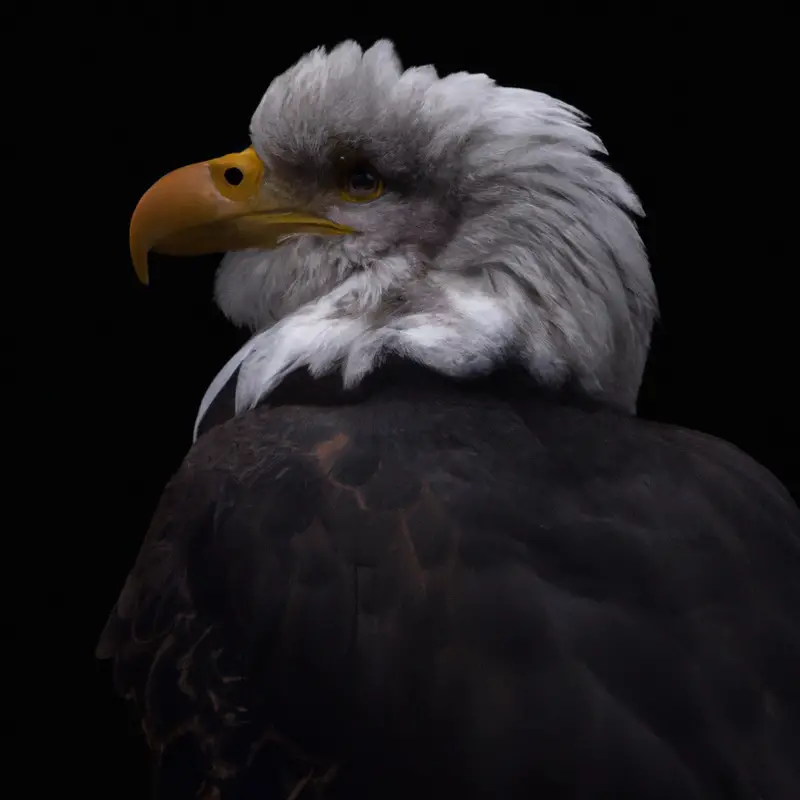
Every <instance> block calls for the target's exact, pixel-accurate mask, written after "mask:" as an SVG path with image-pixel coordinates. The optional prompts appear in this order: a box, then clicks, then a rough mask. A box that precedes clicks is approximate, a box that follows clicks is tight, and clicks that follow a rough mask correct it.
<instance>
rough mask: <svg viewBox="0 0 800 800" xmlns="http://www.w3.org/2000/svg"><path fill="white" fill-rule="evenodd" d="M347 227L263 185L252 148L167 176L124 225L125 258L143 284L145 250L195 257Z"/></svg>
mask: <svg viewBox="0 0 800 800" xmlns="http://www.w3.org/2000/svg"><path fill="white" fill-rule="evenodd" d="M353 232H354V231H353V229H352V228H348V227H346V226H344V225H339V224H337V223H335V222H332V221H331V220H329V219H325V218H324V217H319V216H316V215H314V214H311V213H305V212H302V211H298V210H296V209H293V208H292V206H291V203H290V202H288V200H287V197H286V195H285V194H281V193H280V192H279V190H278V189H277V187H274V186H270V185H269V183H268V181H266V180H265V169H264V162H263V161H262V160H261V159H260V158H259V157H258V155H257V154H256V152H255V150H253V148H252V147H250V148H248V149H247V150H244V151H242V152H241V153H232V154H230V155H227V156H223V157H222V158H216V159H214V160H213V161H203V162H201V163H198V164H191V165H190V166H188V167H181V168H180V169H177V170H175V171H174V172H170V173H169V174H168V175H165V176H164V177H163V178H161V180H159V181H158V182H156V183H155V184H154V185H153V186H151V187H150V188H149V189H148V190H147V192H145V194H144V195H143V197H142V199H141V200H140V201H139V203H138V205H137V206H136V210H135V211H134V212H133V218H132V219H131V229H130V247H131V258H132V260H133V266H134V269H135V270H136V274H137V276H138V277H139V280H140V281H141V282H142V283H145V284H146V283H147V282H148V268H147V256H148V253H149V252H150V251H151V250H155V251H156V252H160V253H166V254H168V255H201V254H203V253H218V252H225V251H228V250H245V249H246V248H248V247H260V248H269V247H275V246H276V245H277V244H278V242H279V240H280V239H281V237H283V236H286V235H287V234H289V233H317V234H346V233H353Z"/></svg>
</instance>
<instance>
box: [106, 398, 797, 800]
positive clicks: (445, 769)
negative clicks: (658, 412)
mask: <svg viewBox="0 0 800 800" xmlns="http://www.w3.org/2000/svg"><path fill="white" fill-rule="evenodd" d="M798 575H800V514H799V513H798V510H797V508H796V507H795V506H794V505H793V503H792V502H791V500H790V499H789V498H788V496H787V494H786V493H785V492H784V491H783V489H782V487H780V485H779V484H778V483H777V481H775V480H774V479H773V478H772V476H770V475H769V474H768V473H767V472H766V471H764V470H762V469H761V468H760V467H758V466H757V465H755V464H754V463H753V462H752V461H751V460H750V459H748V458H747V457H746V456H744V455H743V454H741V453H740V452H739V451H738V450H736V449H735V448H732V447H729V446H727V445H725V444H723V443H720V442H718V441H717V440H714V439H711V438H709V437H703V436H700V435H697V434H693V433H689V432H685V431H680V430H677V429H669V428H663V427H661V426H657V425H651V424H647V423H644V422H639V421H636V420H631V419H630V418H628V417H621V416H618V415H615V414H613V413H611V412H593V413H589V412H586V411H578V410H576V409H570V408H566V407H561V408H559V407H553V406H548V405H546V404H542V405H541V406H538V407H537V406H536V405H533V406H531V407H528V408H526V409H524V410H520V409H512V408H511V407H510V406H508V405H507V404H504V403H500V402H496V403H495V402H490V401H484V400H482V401H480V402H477V401H469V400H463V401H453V402H448V403H442V402H439V401H431V402H429V403H424V402H419V401H418V400H417V401H415V402H410V401H409V402H406V401H403V399H402V398H394V399H389V400H386V401H383V402H378V403H364V404H359V405H356V406H350V407H338V408H330V409H320V408H313V409H309V408H303V407H284V408H273V409H257V410H256V411H254V412H251V413H249V414H246V415H243V416H242V417H240V418H237V419H234V420H231V421H230V422H227V423H226V424H224V425H222V426H220V427H217V428H215V429H213V430H212V431H211V432H210V433H208V434H207V435H206V436H204V437H202V438H201V439H200V440H199V441H198V443H197V444H196V445H195V446H194V448H193V449H192V450H191V452H190V453H189V455H188V457H187V459H186V461H185V463H184V464H183V466H182V467H181V469H180V471H179V472H178V473H177V475H176V476H175V477H174V479H173V480H172V481H171V482H170V484H169V486H168V487H167V489H166V490H165V493H164V495H163V497H162V500H161V502H160V505H159V508H158V510H157V512H156V515H155V517H154V520H153V523H152V526H151V528H150V531H149V532H148V534H147V537H146V540H145V543H144V545H143V547H142V550H141V553H140V555H139V557H138V560H137V562H136V564H135V566H134V568H133V570H132V572H131V574H130V576H129V577H128V580H127V582H126V584H125V587H124V589H123V591H122V594H121V596H120V598H119V600H118V602H117V604H116V606H115V608H114V610H113V612H112V614H111V618H110V619H109V622H108V624H107V626H106V628H105V630H104V632H103V635H102V637H101V641H100V644H99V646H98V655H100V656H101V657H113V659H114V665H115V675H116V680H117V683H118V686H119V688H120V690H121V691H122V692H123V693H124V694H125V695H126V696H128V697H129V698H131V699H132V700H133V701H134V703H135V704H136V706H137V708H138V709H139V713H140V714H141V717H142V719H143V726H144V729H145V732H146V735H147V737H148V741H149V743H150V745H151V747H152V748H153V750H154V751H155V752H156V754H157V755H158V756H159V761H158V768H157V775H158V778H157V784H158V786H159V789H160V791H161V793H162V795H161V796H164V797H169V798H172V799H173V800H180V798H183V797H184V796H185V797H196V796H197V797H206V798H218V797H222V798H226V800H227V798H234V797H235V798H239V797H249V796H250V795H249V794H247V793H246V792H245V790H244V789H243V788H242V787H245V786H246V785H247V784H248V782H250V783H251V784H254V785H258V786H260V787H262V790H263V792H264V794H263V796H264V797H272V796H275V797H277V798H287V797H290V796H292V793H294V796H295V797H302V798H305V795H303V794H302V793H301V789H302V790H303V791H306V790H308V792H309V796H313V795H312V794H311V790H312V787H315V788H316V789H317V790H318V791H319V792H320V794H324V793H325V792H326V791H329V792H330V794H325V796H331V797H345V796H346V797H360V796H363V797H377V796H380V797H381V798H394V797H398V798H399V797H404V796H409V792H413V795H414V796H415V797H418V798H427V797H442V796H452V797H457V796H459V797H465V798H466V797H469V798H471V797H476V798H478V797H504V798H516V797H528V796H531V795H530V792H531V791H533V790H539V791H540V792H544V794H543V795H542V796H559V797H561V796H563V797H579V796H580V797H587V798H588V797H591V798H600V797H614V798H615V800H624V798H642V797H648V798H665V799H666V798H670V799H671V798H680V799H681V800H691V799H692V798H698V799H699V798H703V800H706V798H717V797H719V798H722V797H729V796H741V797H753V798H756V797H759V796H761V797H764V798H775V799H776V800H777V799H778V798H780V799H781V800H782V798H787V800H788V798H789V797H796V796H800V794H797V793H796V791H797V790H798V787H800V774H799V773H798V764H800V759H798V758H797V756H798V755H799V754H800V742H799V740H798V737H800V681H798V680H797V670H796V667H797V665H798V664H800V581H798V578H797V576H798ZM387 776H391V777H390V780H387ZM370 787H372V788H370ZM374 787H379V788H378V789H377V791H378V794H375V791H376V790H375V788H374ZM734 788H735V789H736V791H737V792H739V793H738V794H735V793H733V794H732V793H731V792H734ZM237 792H241V793H237ZM362 793H363V794H362Z"/></svg>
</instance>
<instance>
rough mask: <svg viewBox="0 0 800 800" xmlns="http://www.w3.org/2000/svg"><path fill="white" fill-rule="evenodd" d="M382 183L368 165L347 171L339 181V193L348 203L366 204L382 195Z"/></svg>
mask: <svg viewBox="0 0 800 800" xmlns="http://www.w3.org/2000/svg"><path fill="white" fill-rule="evenodd" d="M383 189H384V186H383V181H382V180H381V178H380V176H379V175H378V174H377V173H376V172H375V170H374V169H372V167H370V166H369V165H368V164H359V165H358V166H355V167H351V168H350V169H348V170H347V171H346V172H345V173H344V175H343V177H342V180H341V185H340V192H341V195H342V197H343V198H344V199H345V200H347V201H348V202H350V203H366V202H368V201H369V200H375V199H376V198H377V197H380V196H381V195H382V194H383Z"/></svg>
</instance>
